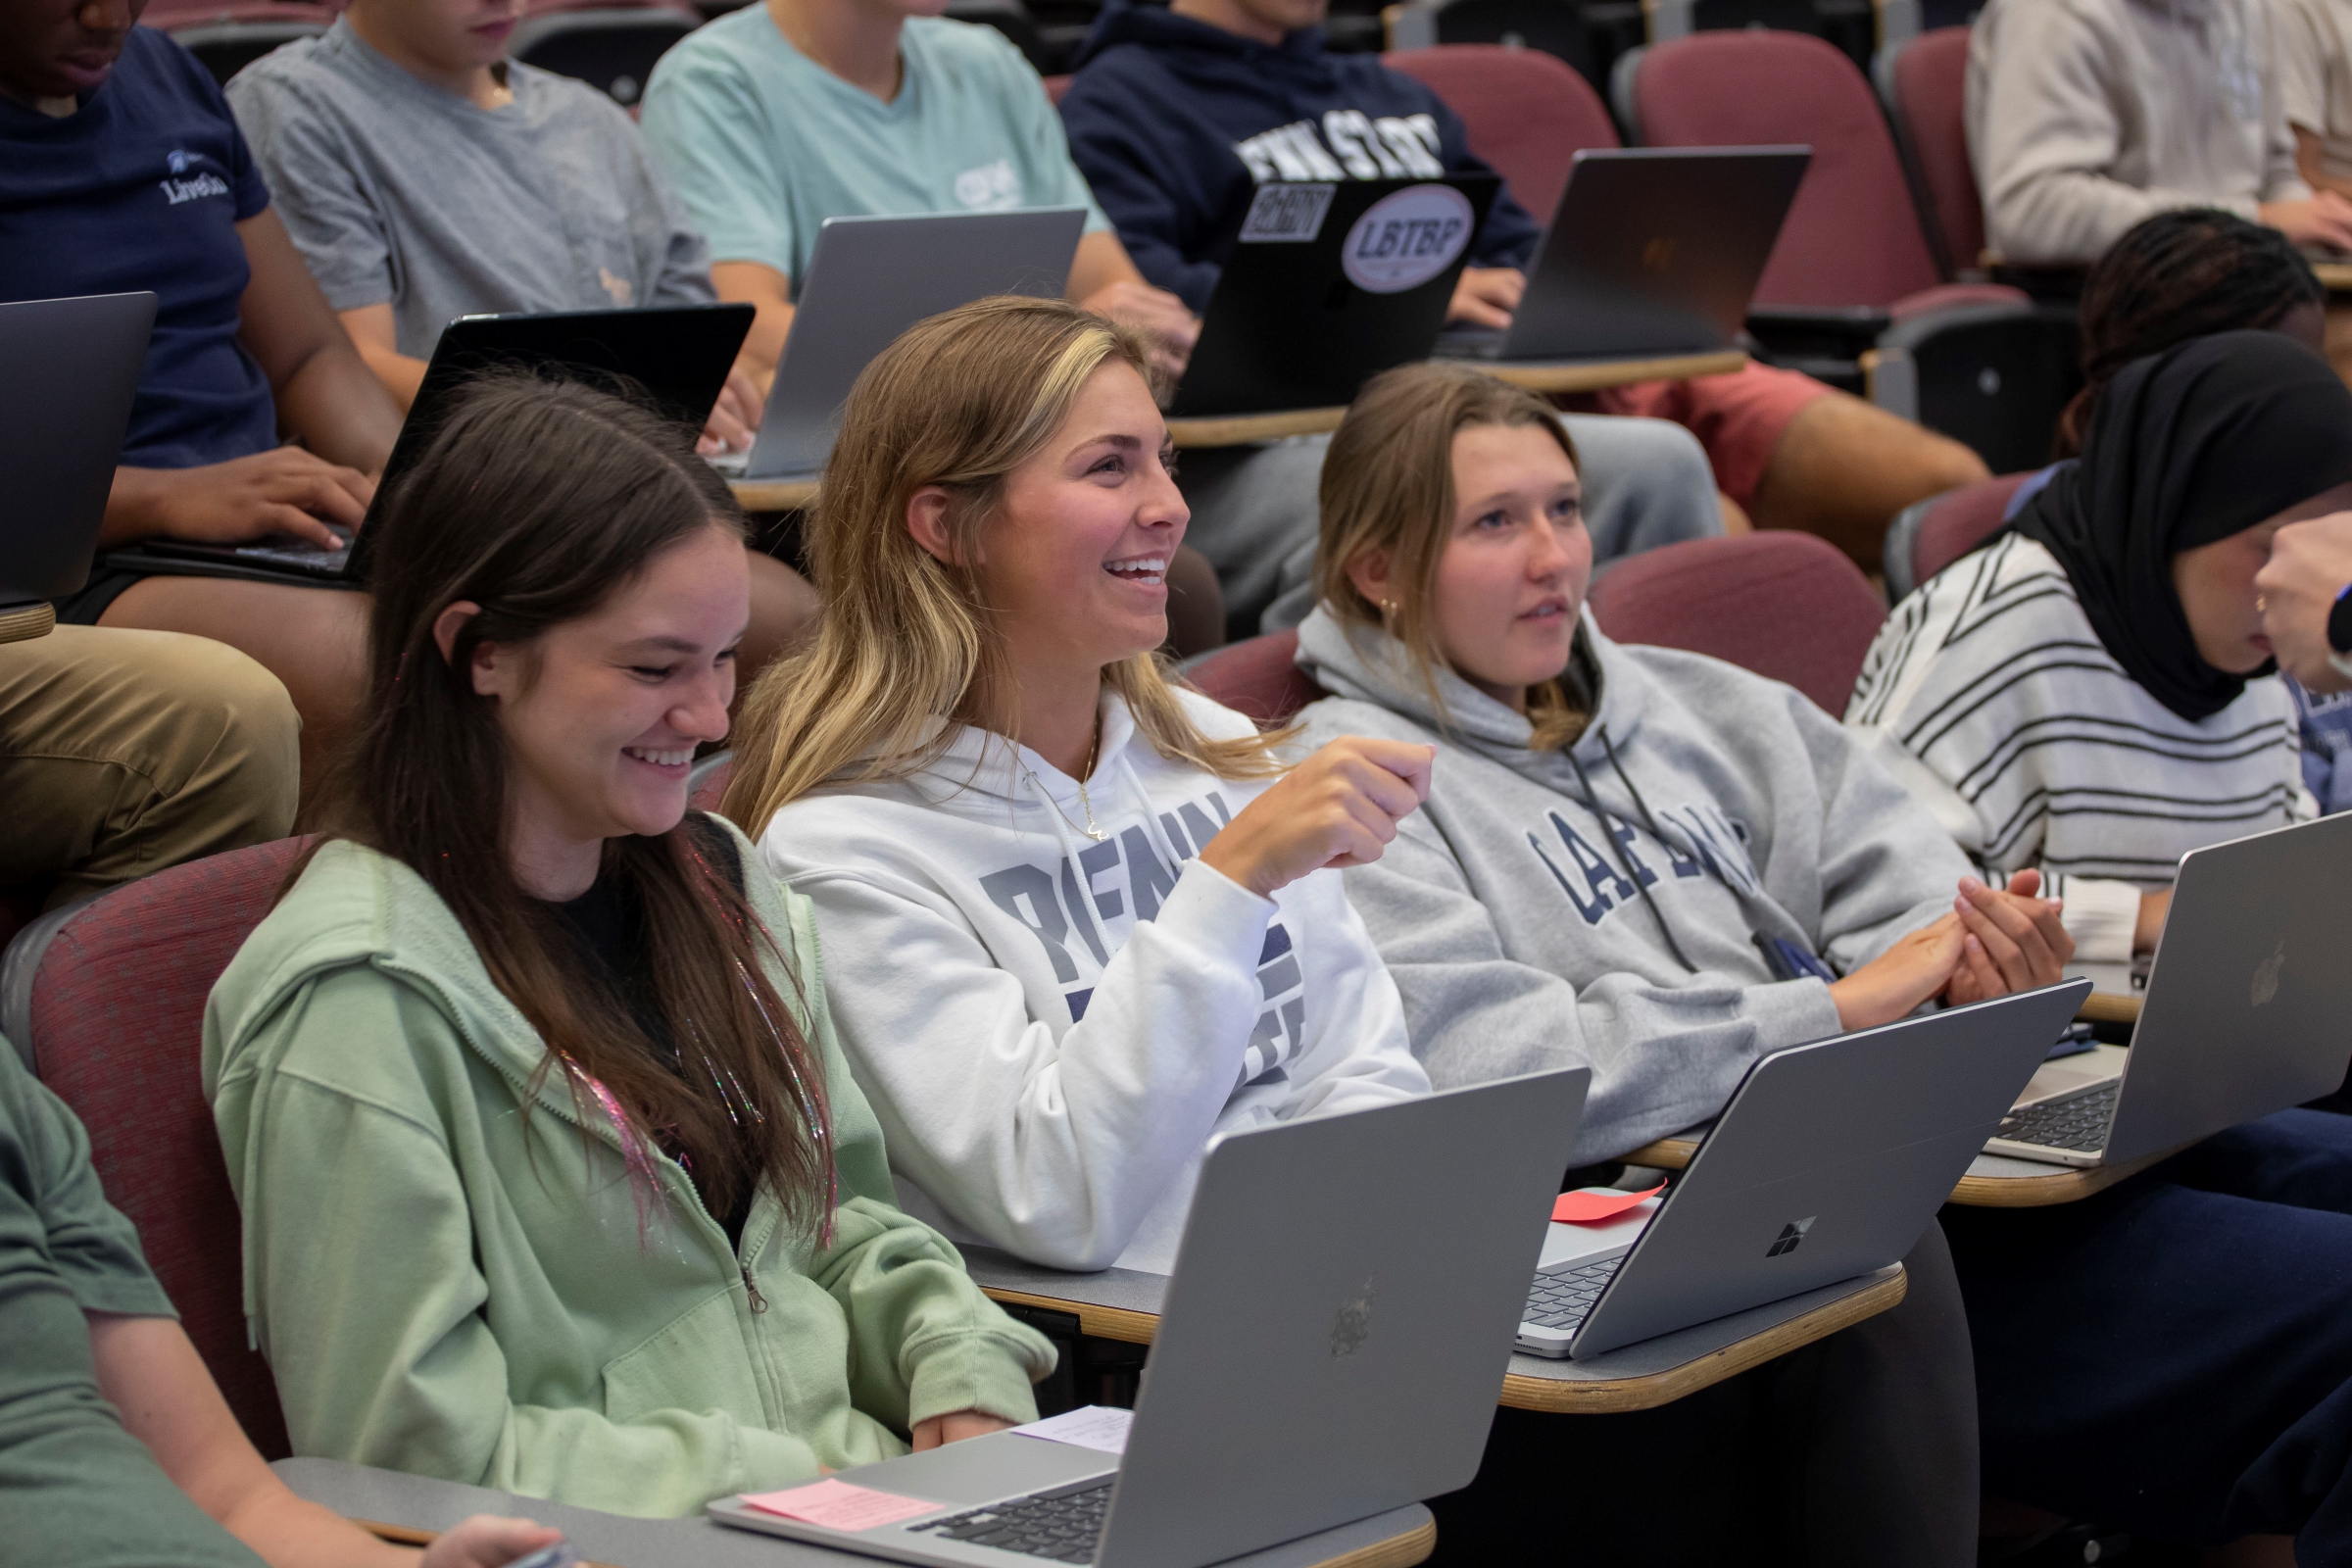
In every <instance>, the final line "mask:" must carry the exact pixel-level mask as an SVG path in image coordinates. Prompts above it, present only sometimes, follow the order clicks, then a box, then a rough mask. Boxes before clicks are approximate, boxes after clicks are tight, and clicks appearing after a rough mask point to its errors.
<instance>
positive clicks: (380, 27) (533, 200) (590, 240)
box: [228, 0, 816, 678]
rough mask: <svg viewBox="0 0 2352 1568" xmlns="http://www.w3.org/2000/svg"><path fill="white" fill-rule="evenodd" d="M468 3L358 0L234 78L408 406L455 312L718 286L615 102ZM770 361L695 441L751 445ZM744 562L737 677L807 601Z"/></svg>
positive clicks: (286, 193) (367, 352) (281, 181)
mask: <svg viewBox="0 0 2352 1568" xmlns="http://www.w3.org/2000/svg"><path fill="white" fill-rule="evenodd" d="M471 20H472V18H471V13H470V12H469V13H468V14H466V15H463V16H462V15H458V14H457V8H456V7H453V6H451V5H449V4H447V3H446V0H352V4H351V6H350V7H349V9H347V10H346V11H345V12H344V13H343V16H342V18H341V19H340V20H338V21H337V22H336V23H335V25H334V26H333V27H332V28H330V29H329V30H328V31H327V33H326V35H325V36H324V37H319V38H305V39H302V40H300V41H298V42H295V43H290V44H287V45H286V46H285V47H283V48H281V49H278V50H276V51H274V52H272V53H270V54H269V55H266V56H264V57H263V58H262V59H260V60H258V61H256V62H254V63H253V64H252V65H251V66H248V67H246V68H245V70H243V71H241V72H239V73H237V74H236V76H235V77H234V78H233V79H232V80H231V81H230V82H229V87H228V100H229V106H230V107H231V108H232V109H234V110H235V111H236V116H237V123H238V124H239V125H240V126H241V127H242V128H243V130H244V132H245V139H246V141H247V142H248V143H249V144H250V145H251V146H252V148H253V152H254V157H255V159H256V161H257V162H258V163H259V164H260V166H261V170H262V173H263V176H264V177H265V178H266V179H267V180H268V181H269V184H270V195H271V196H272V198H273V199H274V201H275V204H276V207H277V211H278V213H279V215H280V216H281V217H282V218H283V219H284V220H285V224H286V229H287V231H288V232H289V233H290V234H292V235H293V237H294V243H295V246H296V247H297V248H298V249H299V250H300V251H301V252H302V258H303V261H304V262H305V263H306V264H308V266H309V267H310V270H311V275H312V276H314V277H316V278H317V279H318V280H319V287H320V288H321V289H322V290H323V291H324V292H325V294H326V299H327V303H328V304H329V305H331V306H333V307H334V309H335V310H336V311H337V312H338V313H340V314H341V316H342V318H343V325H344V328H345V329H346V330H347V331H349V332H350V333H351V337H352V341H353V342H354V343H356V344H357V345H358V346H359V350H360V353H361V355H362V356H363V357H364V358H365V359H366V360H367V362H368V366H369V368H372V369H373V370H374V371H375V373H376V374H377V375H378V376H380V377H381V378H382V379H383V382H384V384H385V385H386V386H387V387H389V388H390V389H391V391H392V395H393V396H394V397H395V398H397V399H398V400H399V401H400V403H401V406H402V407H403V408H404V409H405V408H406V407H407V406H408V404H409V402H410V401H411V400H412V399H414V398H415V397H416V395H417V383H418V382H419V381H421V380H422V379H423V377H424V363H425V361H426V359H427V358H428V357H429V356H430V355H431V354H432V351H433V344H434V342H435V340H437V339H438V338H439V337H440V335H441V328H442V327H443V326H445V325H447V324H448V322H449V320H450V319H451V318H452V317H456V316H466V315H470V314H473V313H477V312H505V311H580V310H602V309H610V308H611V307H613V306H616V305H620V306H633V305H699V304H704V303H707V302H711V301H714V300H716V299H717V297H718V296H717V294H716V293H715V292H714V291H713V290H712V288H711V259H710V250H709V247H708V246H706V245H705V244H704V243H703V237H702V235H701V234H700V233H698V232H697V231H696V229H695V227H694V225H693V223H692V221H690V220H689V219H688V217H687V216H686V211H685V209H684V208H683V207H682V206H680V205H679V203H678V200H677V198H676V197H675V196H673V195H672V194H671V193H670V191H669V189H668V187H667V186H666V185H665V184H664V183H663V182H662V177H661V175H660V174H659V173H658V172H656V171H655V169H654V166H653V164H652V162H651V161H650V160H649V159H648V158H647V156H646V151H645V144H644V142H643V140H642V139H640V137H639V136H638V134H637V126H636V125H635V124H634V123H632V122H631V121H630V119H629V117H628V115H627V114H626V113H625V112H623V111H622V110H621V108H620V106H619V105H617V104H615V103H613V101H612V100H611V99H610V98H607V97H606V96H605V95H604V94H603V93H601V92H598V91H597V90H596V89H595V88H593V87H591V86H588V85H587V84H586V83H584V82H579V81H574V80H572V79H571V78H570V77H568V76H559V75H556V74H554V73H551V72H545V71H539V70H536V69H534V68H532V67H530V66H526V65H523V64H521V63H519V62H517V61H511V60H508V59H507V58H506V46H507V37H508V35H509V34H510V33H511V32H512V31H513V30H514V22H515V19H514V17H512V16H509V17H503V18H500V19H497V20H495V21H492V22H489V23H483V24H479V25H467V24H468V22H469V21H471ZM773 368H774V367H773V366H769V365H761V364H758V363H756V362H755V361H753V360H750V359H746V360H743V361H739V362H738V363H737V365H736V369H735V373H734V374H733V375H732V376H730V377H729V378H728V382H727V389H726V391H725V392H724V393H722V394H721V395H720V398H719V401H718V406H717V407H716V408H715V409H713V410H712V411H711V421H710V423H709V425H708V426H706V428H705V430H704V435H703V447H704V450H705V451H706V452H716V451H719V450H721V449H722V448H732V449H735V450H742V449H745V448H748V447H749V446H750V445H751V442H752V434H751V432H752V430H753V429H754V428H755V427H756V426H757V425H758V424H759V422H760V410H761V407H762V405H763V403H764V399H763V398H762V396H761V394H760V384H761V383H760V380H759V379H757V377H764V376H765V375H766V374H768V373H769V372H771V371H772V370H773ZM752 569H753V584H752V586H753V595H752V603H753V617H752V618H753V629H752V631H751V633H750V635H749V636H748V638H747V639H746V642H745V646H744V650H743V669H744V672H745V675H746V677H747V678H748V677H749V675H750V674H751V673H752V672H754V671H756V670H757V669H758V668H759V667H760V665H761V664H763V663H764V662H766V660H767V658H768V657H769V656H771V655H773V654H774V653H776V652H779V651H781V649H782V648H783V647H784V646H786V645H787V644H788V643H789V642H790V641H791V640H792V638H793V637H794V636H796V635H797V634H798V632H799V631H800V630H801V629H802V628H803V627H805V626H806V625H808V624H809V621H810V620H811V619H812V618H813V617H814V615H815V613H816V595H815V593H814V591H813V590H811V589H810V588H809V585H808V583H807V582H806V581H804V580H803V579H802V578H801V577H800V575H799V574H798V573H796V572H794V571H793V570H792V569H791V568H790V567H789V566H786V565H784V564H782V563H781V562H777V561H773V560H770V559H768V558H767V557H764V556H762V555H760V553H758V552H757V551H755V552H754V553H753V557H752Z"/></svg>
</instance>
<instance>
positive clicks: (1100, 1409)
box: [1012, 1404, 1135, 1453]
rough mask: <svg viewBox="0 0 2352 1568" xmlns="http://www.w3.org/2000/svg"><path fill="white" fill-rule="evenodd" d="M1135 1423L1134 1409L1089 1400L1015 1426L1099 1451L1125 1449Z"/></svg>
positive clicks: (1026, 1432) (1037, 1435) (1053, 1440)
mask: <svg viewBox="0 0 2352 1568" xmlns="http://www.w3.org/2000/svg"><path fill="white" fill-rule="evenodd" d="M1134 1424H1135V1412H1134V1411H1133V1410H1117V1409H1113V1408H1111V1407H1110V1406H1109V1405H1106V1404H1085V1405H1080V1406H1079V1407H1078V1408H1077V1409H1075V1410H1064V1411H1063V1412H1062V1413H1061V1414H1059V1415H1050V1416H1048V1417H1046V1418H1045V1419H1044V1420H1043V1421H1032V1422H1030V1423H1029V1424H1028V1425H1027V1426H1025V1427H1014V1428H1013V1429H1012V1430H1013V1431H1014V1432H1015V1433H1017V1434H1018V1435H1020V1436H1021V1437H1024V1438H1043V1439H1045V1440H1046V1441H1047V1442H1049V1443H1066V1444H1068V1445H1070V1446H1072V1447H1074V1448H1093V1449H1094V1450H1096V1451H1097V1452H1098V1453H1125V1452H1126V1451H1127V1429H1128V1428H1129V1427H1131V1426H1133V1425H1134Z"/></svg>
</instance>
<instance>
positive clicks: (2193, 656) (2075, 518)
mask: <svg viewBox="0 0 2352 1568" xmlns="http://www.w3.org/2000/svg"><path fill="white" fill-rule="evenodd" d="M2348 480H2352V390H2346V388H2345V386H2344V383H2343V382H2342V381H2341V380H2340V379H2339V378H2338V377H2337V376H2336V373H2335V371H2334V370H2333V369H2332V368H2329V366H2328V364H2327V361H2325V360H2323V359H2321V358H2320V357H2319V356H2318V355H2316V354H2314V353H2312V352H2311V350H2309V349H2307V348H2305V347H2304V346H2303V345H2302V344H2300V343H2298V342H2296V341H2295V340H2294V339H2292V338H2290V337H2287V336H2285V335H2284V334H2282V333H2278V332H2216V333H2214V334H2213V335H2212V336H2211V337H2201V338H2194V339H2192V340H2190V341H2189V342H2186V343H2182V344H2179V345H2177V346H2175V347H2173V348H2171V349H2168V350H2166V351H2165V352H2164V353H2162V354H2157V355H2152V356H2150V357H2149V358H2147V359H2144V360H2134V361H2133V362H2132V363H2131V364H2130V365H2128V366H2126V367H2125V368H2123V369H2122V370H2121V371H2119V372H2117V374H2116V377H2115V379H2114V380H2112V381H2110V382H2109V383H2108V384H2107V388H2106V390H2105V391H2104V392H2102V393H2100V394H2099V401H2098V405H2097V407H2096V408H2095V409H2093V410H2092V413H2091V418H2090V431H2089V434H2088V435H2087V436H2085V437H2084V439H2083V442H2082V462H2081V463H2080V464H2077V465H2075V466H2072V467H2067V468H2061V469H2060V470H2059V471H2058V473H2057V474H2056V476H2055V477H2053V478H2052V479H2051V480H2050V482H2049V483H2048V484H2047V485H2045V486H2043V487H2042V489H2041V491H2040V492H2039V493H2038V494H2036V495H2035V496H2034V498H2033V500H2031V501H2029V502H2027V503H2026V506H2025V508H2024V510H2023V511H2021V512H2020V513H2019V514H2018V515H2017V521H2016V523H2015V524H2014V526H2015V527H2016V529H2017V531H2018V532H2019V533H2022V534H2024V535H2025V536H2026V537H2027V538H2029V539H2034V540H2038V541H2040V542H2041V543H2042V544H2044V545H2046V546H2048V547H2049V551H2050V554H2052V555H2054V556H2056V557H2057V558H2058V564H2060V565H2061V566H2063V567H2065V568H2066V575H2067V578H2068V580H2069V581H2071V582H2072V583H2073V584H2074V589H2075V596H2076V597H2077V598H2078V599H2080V600H2081V601H2082V610H2083V613H2085V614H2086V615H2088V616H2089V617H2090V624H2091V628H2092V629H2093V630H2094V631H2096V632H2097V633H2098V634H2099V641H2100V642H2101V643H2104V644H2105V645H2106V648H2107V652H2109V653H2110V654H2112V655H2114V656H2115V661H2116V662H2117V663H2119V664H2121V665H2123V666H2124V669H2125V671H2126V673H2128V674H2130V675H2131V678H2132V679H2133V680H2135V681H2137V682H2138V683H2139V684H2140V685H2141V686H2143V687H2145V688H2146V689H2147V692H2148V694H2149V695H2150V696H2151V697H2154V698H2155V699H2156V700H2157V701H2158V702H2160V703H2162V704H2163V705H2164V706H2165V707H2167V708H2169V709H2171V710H2172V711H2174V712H2176V713H2178V714H2180V716H2181V717H2182V718H2185V719H2187V720H2189V721H2190V722H2191V723H2194V722H2196V721H2197V720H2199V719H2202V718H2206V717H2209V716H2210V715H2212V714H2214V713H2218V712H2220V711H2222V710H2223V709H2225V708H2227V707H2229V705H2230V704H2231V703H2233V702H2235V701H2236V700H2237V695H2238V693H2240V692H2241V691H2243V690H2245V686H2246V681H2247V680H2248V679H2249V678H2250V677H2248V676H2244V675H2232V674H2230V673H2229V671H2227V670H2221V669H2216V668H2214V667H2213V666H2212V665H2211V664H2208V663H2207V662H2205V661H2204V660H2203V659H2201V658H2199V657H2198V655H2197V643H2196V638H2195V637H2194V636H2193V635H2191V633H2190V631H2189V628H2188V617H2187V616H2186V615H2185V614H2183V613H2181V610H2180V595H2179V594H2177V593H2176V592H2174V589H2173V557H2175V556H2177V555H2179V554H2180V552H2181V551H2183V550H2193V549H2195V548H2196V547H2197V546H2198V545H2208V544H2212V543H2213V542H2215V541H2216V540H2219V539H2227V538H2229V536H2230V535H2232V534H2236V533H2242V532H2244V531H2245V530H2246V529H2248V528H2251V527H2253V526H2254V525H2255V524H2257V523H2260V522H2264V521H2267V520H2268V519H2270V518H2272V517H2275V516H2277V515H2278V514H2279V513H2281V512H2284V511H2285V510H2286V509H2287V508H2289V507H2292V506H2296V505H2298V504H2299V503H2302V502H2305V501H2308V500H2310V499H2311V498H2312V497H2313V496H2316V495H2318V494H2319V493H2320V492H2321V491H2323V490H2329V489H2332V488H2334V487H2335V486H2337V485H2339V484H2343V483H2345V482H2346V481H2348ZM2273 667H2274V666H2273V665H2270V664H2265V665H2264V666H2263V667H2262V668H2261V669H2260V670H2257V671H2256V672H2255V673H2256V674H2268V673H2270V671H2271V669H2272V668H2273Z"/></svg>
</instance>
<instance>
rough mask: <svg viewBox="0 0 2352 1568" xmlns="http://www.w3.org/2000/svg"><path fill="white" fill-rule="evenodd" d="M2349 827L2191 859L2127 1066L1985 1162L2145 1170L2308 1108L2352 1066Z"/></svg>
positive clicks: (2342, 822)
mask: <svg viewBox="0 0 2352 1568" xmlns="http://www.w3.org/2000/svg"><path fill="white" fill-rule="evenodd" d="M2346 887H2352V815H2341V816H2324V817H2321V818H2320V819H2319V820H2318V821H2316V822H2303V823H2299V824H2297V825H2296V826H2293V827H2282V828H2274V829H2272V830H2271V831H2270V832H2268V833H2257V834H2255V835H2253V836H2252V837H2250V838H2242V839H2232V840H2230V841H2229V843H2227V844H2215V845H2210V846H2208V847H2206V848H2205V849H2201V850H2192V851H2190V852H2189V853H2188V854H2187V855H2186V856H2184V857H2182V858H2181V860H2180V877H2179V879H2178V880H2177V881H2175V882H2174V884H2173V905H2172V908H2171V910H2170V911H2169V912H2168V913H2167V915H2166V918H2165V922H2164V934H2163V936H2162V937H2161V938H2160V939H2159V940H2158V942H2157V947H2156V959H2155V961H2154V962H2153V963H2152V964H2151V965H2150V966H2149V969H2148V989H2147V995H2146V997H2145V999H2144V1000H2143V1001H2142V1002H2141V1003H2140V1008H2139V1022H2138V1023H2137V1024H2136V1025H2134V1026H2133V1028H2132V1031H2131V1052H2130V1053H2129V1054H2127V1055H2126V1057H2125V1059H2124V1062H2123V1068H2122V1070H2121V1071H2120V1072H2117V1073H2116V1074H2114V1075H2113V1076H2110V1077H2102V1078H2099V1079H2096V1080H2094V1081H2092V1082H2090V1083H2087V1084H2082V1085H2080V1086H2077V1087H2074V1088H2070V1089H2067V1090H2064V1091H2062V1092H2060V1093H2058V1094H2054V1095H2047V1096H2043V1097H2040V1098H2038V1099H2034V1100H2029V1101H2027V1102H2026V1103H2023V1104H2020V1105H2019V1106H2017V1108H2016V1109H2015V1111H2014V1112H2013V1113H2012V1114H2011V1115H2010V1116H2009V1118H2008V1119H2007V1120H2006V1121H2004V1122H2003V1123H2002V1124H2001V1128H2000V1133H1999V1136H1997V1137H1995V1138H1994V1139H1992V1141H1991V1142H1989V1143H1987V1144H1986V1145H1985V1152H1986V1153H1988V1154H2008V1155H2011V1156H2013V1157H2016V1158H2019V1159H2038V1160H2045V1161H2048V1162H2050V1163H2052V1164H2059V1165H2077V1166H2085V1167H2087V1166H2092V1165H2101V1164H2105V1163H2107V1162H2109V1161H2117V1160H2127V1159H2136V1158H2138V1157H2139V1156H2140V1155H2142V1154H2152V1153H2155V1152H2158V1151H2160V1150H2166V1149H2172V1148H2176V1147H2178V1146H2179V1145H2181V1144H2186V1143H2192V1142H2194V1141H2195V1140H2197V1139H2199V1138H2205V1137H2210V1136H2211V1135H2212V1134H2214V1133H2218V1132H2220V1131H2222V1130H2223V1129H2224V1128H2227V1127H2235V1126H2237V1125H2239V1124H2240V1123H2242V1122H2249V1121H2253V1120H2256V1119H2257V1118H2259V1117H2263V1116H2268V1115H2269V1114H2271V1113H2272V1112H2273V1111H2278V1110H2284V1109H2286V1108H2287V1107H2288V1106H2289V1105H2299V1104H2301V1103H2303V1102H2305V1101H2307V1100H2316V1099H2318V1098H2319V1097H2320V1096H2322V1095H2325V1094H2327V1093H2329V1092H2330V1091H2332V1090H2334V1089H2335V1088H2336V1087H2337V1085H2339V1084H2341V1083H2342V1082H2343V1078H2344V1068H2345V1063H2346V1060H2347V1058H2352V1033H2347V1031H2346V1027H2345V1024H2346V1020H2347V1019H2352V919H2347V918H2346V913H2345V909H2344V889H2345V888H2346Z"/></svg>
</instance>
